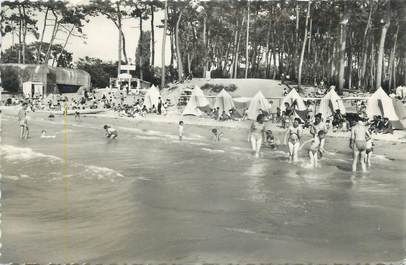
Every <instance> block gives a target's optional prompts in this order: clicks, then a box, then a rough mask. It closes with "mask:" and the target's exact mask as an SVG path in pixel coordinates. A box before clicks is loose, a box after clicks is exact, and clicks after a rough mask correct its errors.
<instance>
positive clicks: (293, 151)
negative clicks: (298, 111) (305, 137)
mask: <svg viewBox="0 0 406 265" xmlns="http://www.w3.org/2000/svg"><path fill="white" fill-rule="evenodd" d="M301 137H302V128H301V126H300V119H299V118H295V119H294V121H293V124H292V125H291V126H290V127H289V128H288V130H287V131H286V134H285V140H284V142H285V143H286V141H288V146H289V162H293V163H296V162H297V160H298V152H299V147H300V139H301Z"/></svg>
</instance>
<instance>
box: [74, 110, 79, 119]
mask: <svg viewBox="0 0 406 265" xmlns="http://www.w3.org/2000/svg"><path fill="white" fill-rule="evenodd" d="M75 120H80V112H79V111H75Z"/></svg>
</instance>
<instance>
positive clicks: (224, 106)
mask: <svg viewBox="0 0 406 265" xmlns="http://www.w3.org/2000/svg"><path fill="white" fill-rule="evenodd" d="M214 108H219V113H223V111H225V112H226V113H228V112H229V110H230V109H234V108H235V106H234V102H233V98H232V97H231V95H230V94H229V93H228V92H227V91H226V90H225V89H223V90H221V92H220V93H219V94H218V95H217V96H216V101H215V103H214Z"/></svg>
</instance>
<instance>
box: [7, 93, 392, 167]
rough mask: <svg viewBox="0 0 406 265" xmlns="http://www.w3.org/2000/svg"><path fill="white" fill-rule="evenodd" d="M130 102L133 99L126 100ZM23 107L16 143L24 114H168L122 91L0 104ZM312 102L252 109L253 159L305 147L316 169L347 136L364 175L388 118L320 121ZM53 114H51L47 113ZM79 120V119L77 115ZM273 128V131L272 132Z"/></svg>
mask: <svg viewBox="0 0 406 265" xmlns="http://www.w3.org/2000/svg"><path fill="white" fill-rule="evenodd" d="M129 97H131V98H132V100H131V101H128V98H129ZM19 104H21V105H22V108H21V109H20V111H19V113H18V121H19V126H20V128H21V131H20V137H21V139H27V138H28V137H29V124H28V119H27V111H36V110H44V109H45V110H50V111H56V110H60V111H62V110H64V108H66V107H68V108H69V109H70V110H81V109H88V108H89V109H110V110H113V111H115V112H117V113H118V114H119V116H124V117H136V116H142V117H145V115H146V114H147V113H150V114H157V115H165V114H166V113H167V109H168V108H169V107H170V106H171V104H170V101H168V100H166V101H164V100H163V99H162V98H161V97H159V99H158V102H157V104H156V106H155V104H152V106H150V107H149V108H147V106H146V104H145V102H144V98H141V97H138V98H136V97H135V96H133V95H126V94H125V92H123V91H118V93H117V92H112V91H106V92H105V93H101V94H96V93H95V91H85V92H84V93H83V95H80V96H78V97H71V98H68V97H66V96H65V97H62V96H57V97H56V98H55V97H52V98H51V97H48V98H44V99H30V100H22V99H19V98H16V97H10V98H8V99H7V100H6V102H5V105H19ZM314 104H315V103H314V102H312V101H310V100H308V101H307V102H305V105H306V111H305V112H304V115H298V112H297V102H295V101H294V102H293V103H291V104H289V103H288V102H285V103H284V104H283V105H284V106H283V108H282V106H281V108H282V109H283V111H282V110H281V108H280V107H278V108H276V113H270V112H269V111H265V110H262V109H258V110H257V118H256V120H255V121H253V122H252V124H251V126H250V129H249V133H248V141H249V142H250V143H251V147H252V150H253V153H254V155H255V156H256V157H259V156H260V154H261V152H260V151H261V148H262V147H263V146H266V147H270V148H271V149H272V150H276V149H278V148H279V147H280V146H282V145H286V146H287V147H288V150H289V151H288V152H289V162H291V163H297V161H298V156H299V151H300V150H302V149H303V148H304V147H306V150H307V153H308V155H309V159H310V165H311V167H318V160H319V159H320V157H322V156H323V155H324V154H328V153H329V152H327V151H326V150H325V141H326V137H327V136H328V134H329V132H330V131H331V129H332V130H333V131H334V130H342V131H351V137H350V148H351V149H352V150H353V157H354V164H353V171H356V168H357V164H358V162H360V163H361V167H362V170H363V171H366V166H367V165H369V166H370V164H371V162H370V157H371V154H372V150H373V143H372V137H371V135H372V134H378V133H382V134H391V133H393V127H392V124H391V122H390V121H389V119H388V118H387V117H381V116H378V115H375V116H374V117H373V119H372V120H370V121H368V119H366V118H365V117H366V114H365V112H366V105H365V102H364V101H362V100H360V101H358V102H357V103H356V104H358V105H357V110H358V113H357V114H356V115H353V116H351V115H348V114H347V115H344V114H342V113H341V111H340V109H336V110H335V112H334V113H332V115H331V116H329V117H323V115H322V113H317V114H314V113H313V110H315V108H314ZM247 112H248V109H247V108H246V109H244V110H243V111H242V113H241V112H240V111H239V110H237V109H235V108H232V109H230V110H228V111H226V110H222V111H220V108H219V107H215V108H211V109H210V108H209V109H206V111H205V113H206V115H207V117H210V118H212V119H215V120H217V121H227V120H234V121H241V120H246V119H248V117H247ZM51 115H52V114H51ZM77 115H78V114H77ZM269 124H272V125H276V126H278V125H279V127H281V128H283V129H285V130H286V133H285V137H284V139H283V141H281V139H278V137H276V136H275V135H274V133H273V131H272V127H271V126H268V125H269ZM184 126H185V125H184V122H183V121H180V122H179V124H178V133H179V140H181V141H182V139H183V134H184ZM103 128H104V130H105V132H106V137H108V138H110V139H116V138H117V136H118V132H117V130H116V129H114V128H113V127H112V126H111V125H107V124H106V125H104V126H103ZM273 128H275V127H273ZM305 130H308V133H309V134H310V135H311V139H310V140H309V141H305V142H304V141H303V135H304V132H305ZM211 133H212V135H213V137H214V139H215V140H216V141H220V140H221V138H222V137H223V136H224V133H223V132H222V131H221V130H220V129H219V128H213V129H211ZM41 137H42V138H51V137H52V136H48V135H46V130H43V131H42V132H41Z"/></svg>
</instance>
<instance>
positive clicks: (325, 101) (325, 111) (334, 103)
mask: <svg viewBox="0 0 406 265" xmlns="http://www.w3.org/2000/svg"><path fill="white" fill-rule="evenodd" d="M336 110H340V111H341V114H345V107H344V103H343V100H342V99H341V98H340V97H339V96H338V95H337V93H336V92H335V90H334V89H330V91H329V92H328V93H327V94H326V95H325V96H324V97H323V98H322V99H321V102H320V109H319V112H320V113H321V114H322V116H323V117H324V118H328V117H330V116H332V115H333V114H334V113H335V112H336Z"/></svg>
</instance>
